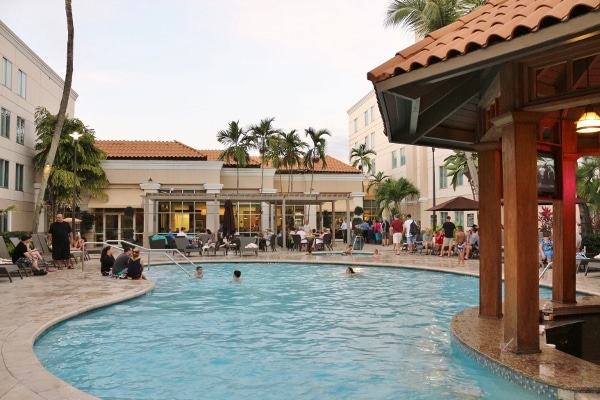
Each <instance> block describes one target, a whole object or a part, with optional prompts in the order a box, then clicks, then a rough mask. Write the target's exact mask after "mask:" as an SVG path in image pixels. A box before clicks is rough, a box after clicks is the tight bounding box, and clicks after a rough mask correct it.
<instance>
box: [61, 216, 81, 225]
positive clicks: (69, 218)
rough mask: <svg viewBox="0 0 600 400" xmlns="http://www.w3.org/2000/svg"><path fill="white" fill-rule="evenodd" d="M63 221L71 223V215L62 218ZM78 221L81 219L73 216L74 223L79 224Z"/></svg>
mask: <svg viewBox="0 0 600 400" xmlns="http://www.w3.org/2000/svg"><path fill="white" fill-rule="evenodd" d="M63 221H65V222H68V223H71V222H73V218H71V217H68V218H63ZM80 222H81V220H80V219H79V218H75V223H76V224H79V223H80Z"/></svg>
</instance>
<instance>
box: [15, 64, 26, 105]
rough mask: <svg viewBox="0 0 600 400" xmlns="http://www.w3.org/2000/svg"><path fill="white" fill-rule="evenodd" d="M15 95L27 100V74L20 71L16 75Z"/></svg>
mask: <svg viewBox="0 0 600 400" xmlns="http://www.w3.org/2000/svg"><path fill="white" fill-rule="evenodd" d="M17 94H18V95H19V96H21V97H22V98H24V99H25V98H27V97H26V94H27V74H26V73H25V72H23V71H21V70H19V73H18V74H17Z"/></svg>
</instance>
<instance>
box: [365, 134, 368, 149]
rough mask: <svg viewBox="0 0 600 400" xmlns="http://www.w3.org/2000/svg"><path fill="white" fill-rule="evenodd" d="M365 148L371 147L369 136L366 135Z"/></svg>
mask: <svg viewBox="0 0 600 400" xmlns="http://www.w3.org/2000/svg"><path fill="white" fill-rule="evenodd" d="M365 149H366V150H368V149H369V137H368V136H365Z"/></svg>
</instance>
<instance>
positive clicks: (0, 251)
mask: <svg viewBox="0 0 600 400" xmlns="http://www.w3.org/2000/svg"><path fill="white" fill-rule="evenodd" d="M0 258H2V259H5V260H12V257H11V255H10V254H9V253H8V247H6V243H5V242H4V238H2V237H0ZM11 262H12V261H11ZM4 265H6V264H4ZM8 265H12V264H8ZM17 268H18V269H19V274H20V273H21V272H24V273H25V276H29V272H31V274H32V275H33V269H32V268H31V266H29V265H27V264H17ZM11 270H12V269H11ZM5 272H6V273H7V274H8V275H10V274H9V272H8V271H5ZM9 277H10V276H9ZM10 281H11V282H12V279H11V280H10Z"/></svg>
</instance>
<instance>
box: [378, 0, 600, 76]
mask: <svg viewBox="0 0 600 400" xmlns="http://www.w3.org/2000/svg"><path fill="white" fill-rule="evenodd" d="M599 11H600V0H527V1H523V0H490V1H488V2H487V3H486V4H485V5H483V6H482V7H480V8H478V9H477V10H475V11H473V12H472V13H470V14H468V15H465V16H464V17H462V18H460V19H459V20H458V21H456V22H454V23H452V24H450V25H448V26H445V27H443V28H441V29H438V30H437V31H434V32H432V33H430V34H429V35H427V36H426V37H425V38H424V39H423V40H421V41H419V42H417V43H415V44H414V45H412V46H409V47H407V48H406V49H404V50H401V51H399V52H398V53H396V56H395V57H394V58H392V59H390V60H388V61H387V62H385V63H383V64H382V65H380V66H379V67H377V68H375V69H374V70H372V71H370V72H369V73H368V74H367V79H369V80H370V81H372V82H373V83H377V82H381V81H383V80H386V79H388V78H391V77H393V76H396V75H400V74H403V73H406V72H410V71H412V70H415V69H419V68H425V67H427V66H428V65H432V64H435V63H438V62H441V61H445V60H447V59H450V58H454V57H458V56H461V55H464V54H467V53H470V52H472V51H475V50H478V49H481V48H485V47H488V46H492V45H494V44H497V43H501V42H506V41H510V40H512V39H514V38H516V37H519V36H522V35H525V34H528V33H532V32H536V31H539V30H541V29H544V28H546V27H549V26H552V25H555V24H559V23H561V22H565V21H568V20H569V19H571V18H574V17H577V16H579V15H582V14H586V13H589V12H596V13H598V14H600V12H599ZM598 18H600V15H598Z"/></svg>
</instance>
